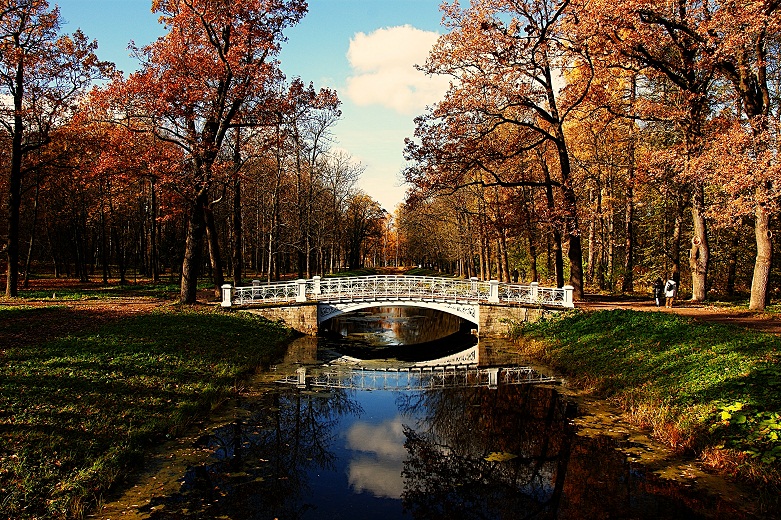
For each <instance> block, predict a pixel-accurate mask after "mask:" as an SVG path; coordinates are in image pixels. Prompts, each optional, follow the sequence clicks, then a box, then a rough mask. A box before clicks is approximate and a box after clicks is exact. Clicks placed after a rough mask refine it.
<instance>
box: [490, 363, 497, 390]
mask: <svg viewBox="0 0 781 520" xmlns="http://www.w3.org/2000/svg"><path fill="white" fill-rule="evenodd" d="M498 386H499V369H498V368H489V369H488V388H497V387H498Z"/></svg>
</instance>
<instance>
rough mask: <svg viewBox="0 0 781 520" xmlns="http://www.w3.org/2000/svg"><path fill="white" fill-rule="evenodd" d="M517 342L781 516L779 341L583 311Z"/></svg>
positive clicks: (521, 332) (647, 316)
mask: <svg viewBox="0 0 781 520" xmlns="http://www.w3.org/2000/svg"><path fill="white" fill-rule="evenodd" d="M515 336H516V339H517V341H518V344H519V346H520V347H519V348H520V349H521V350H522V352H523V353H524V355H526V356H529V357H530V358H532V359H534V360H537V361H538V362H540V363H544V364H546V365H548V366H550V367H552V368H553V369H555V370H557V371H559V372H560V373H562V374H564V375H566V376H567V377H568V381H569V384H571V385H573V386H574V387H577V388H579V389H582V390H585V391H587V392H588V393H589V394H590V395H592V396H593V397H595V398H598V399H606V400H608V401H610V402H612V403H614V404H616V405H617V406H618V407H619V408H620V409H621V410H622V411H623V414H624V417H625V419H626V420H627V421H628V422H629V423H631V424H633V425H636V426H638V427H641V428H643V429H645V430H647V431H649V432H651V434H652V435H653V437H654V438H655V439H657V440H659V441H661V442H662V443H663V444H665V445H666V446H668V447H670V448H671V449H673V450H675V451H677V452H679V453H687V454H693V455H694V456H696V457H697V458H698V459H699V460H700V461H701V462H702V463H703V465H705V466H706V467H708V468H710V469H712V470H715V471H718V472H720V473H722V474H725V475H728V476H730V477H731V478H734V479H736V480H738V481H740V482H745V483H749V484H751V485H753V486H755V487H756V488H757V489H759V490H760V494H761V497H760V500H761V502H762V503H761V504H759V506H760V508H761V509H762V510H764V511H767V512H772V511H779V506H781V503H780V502H779V498H778V497H779V491H780V490H781V469H780V468H781V440H780V439H779V437H781V407H779V403H781V366H779V362H780V361H781V338H779V337H778V336H775V335H771V334H764V333H757V332H754V331H752V330H747V329H744V328H741V327H737V326H732V325H725V324H722V323H710V322H705V321H702V320H697V319H695V318H692V317H684V316H680V315H678V314H675V313H670V312H642V311H635V310H601V311H582V310H575V311H572V312H568V313H565V314H563V315H560V316H559V317H556V318H553V319H549V320H546V321H543V322H540V323H537V324H524V325H522V326H519V327H517V329H516V331H515ZM776 514H777V513H776Z"/></svg>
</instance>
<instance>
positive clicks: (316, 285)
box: [312, 276, 322, 295]
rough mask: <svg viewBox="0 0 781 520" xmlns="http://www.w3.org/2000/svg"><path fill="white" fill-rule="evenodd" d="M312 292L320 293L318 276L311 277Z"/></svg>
mask: <svg viewBox="0 0 781 520" xmlns="http://www.w3.org/2000/svg"><path fill="white" fill-rule="evenodd" d="M312 293H313V294H317V295H320V294H322V293H321V292H320V277H319V276H313V277H312Z"/></svg>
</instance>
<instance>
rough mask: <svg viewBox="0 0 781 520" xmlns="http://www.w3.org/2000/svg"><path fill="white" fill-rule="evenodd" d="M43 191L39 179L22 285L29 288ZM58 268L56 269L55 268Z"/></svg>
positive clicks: (37, 180) (36, 182)
mask: <svg viewBox="0 0 781 520" xmlns="http://www.w3.org/2000/svg"><path fill="white" fill-rule="evenodd" d="M40 191H41V183H40V180H39V179H36V181H35V200H34V201H33V226H32V232H31V233H30V243H29V245H28V246H27V259H26V260H25V262H24V281H23V282H22V287H24V288H27V287H29V286H30V267H31V263H32V257H33V245H34V244H35V228H36V226H37V225H38V196H39V194H40ZM55 270H56V269H55Z"/></svg>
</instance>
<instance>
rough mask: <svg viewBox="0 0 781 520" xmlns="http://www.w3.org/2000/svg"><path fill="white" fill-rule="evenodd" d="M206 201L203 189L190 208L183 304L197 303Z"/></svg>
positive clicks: (183, 271) (184, 260) (181, 288)
mask: <svg viewBox="0 0 781 520" xmlns="http://www.w3.org/2000/svg"><path fill="white" fill-rule="evenodd" d="M206 200H207V193H206V190H205V189H202V190H201V192H200V193H199V194H198V196H197V197H196V200H195V201H194V202H193V204H192V206H191V207H190V214H189V218H188V220H187V234H186V237H185V247H184V258H183V259H182V283H181V287H180V292H179V299H180V301H181V302H182V303H195V302H196V300H197V291H198V272H199V271H200V269H201V248H202V246H203V235H204V232H205V228H206V224H205V216H204V208H205V207H206Z"/></svg>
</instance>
